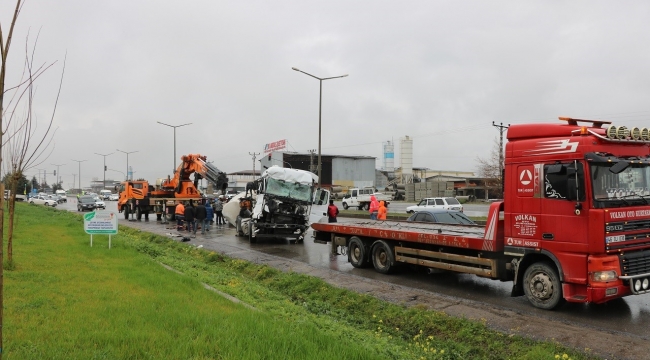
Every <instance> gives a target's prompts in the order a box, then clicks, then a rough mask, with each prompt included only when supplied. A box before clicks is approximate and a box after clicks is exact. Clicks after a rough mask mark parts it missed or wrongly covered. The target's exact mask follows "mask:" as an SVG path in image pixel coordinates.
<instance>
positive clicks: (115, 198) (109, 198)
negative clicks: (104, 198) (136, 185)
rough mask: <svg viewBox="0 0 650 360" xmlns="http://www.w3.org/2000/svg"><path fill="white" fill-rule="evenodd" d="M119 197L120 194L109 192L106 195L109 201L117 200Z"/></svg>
mask: <svg viewBox="0 0 650 360" xmlns="http://www.w3.org/2000/svg"><path fill="white" fill-rule="evenodd" d="M119 199H120V194H111V195H109V196H108V200H109V201H117V200H119Z"/></svg>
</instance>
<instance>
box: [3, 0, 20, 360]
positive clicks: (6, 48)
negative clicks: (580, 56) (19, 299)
mask: <svg viewBox="0 0 650 360" xmlns="http://www.w3.org/2000/svg"><path fill="white" fill-rule="evenodd" d="M21 8H22V3H21V1H20V0H17V1H16V8H15V10H14V15H13V17H12V18H11V25H9V34H8V35H7V39H6V40H5V37H4V33H3V31H2V26H0V57H2V63H0V165H2V151H1V150H2V140H3V136H4V130H3V128H4V126H3V125H4V123H5V119H4V112H5V107H4V97H5V92H6V90H5V78H6V74H7V55H9V48H10V46H11V38H12V36H13V33H14V27H15V26H16V20H18V15H19V14H20V9H21ZM0 25H1V24H0ZM0 190H2V196H0V350H1V349H2V345H3V344H2V339H3V334H2V328H3V324H4V321H3V308H4V251H3V247H4V246H3V245H2V244H4V239H3V234H4V185H2V184H0ZM1 357H2V351H0V358H1Z"/></svg>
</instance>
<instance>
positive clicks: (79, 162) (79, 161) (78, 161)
mask: <svg viewBox="0 0 650 360" xmlns="http://www.w3.org/2000/svg"><path fill="white" fill-rule="evenodd" d="M72 161H76V162H77V163H78V164H79V194H81V192H82V191H81V163H82V162H84V161H88V160H74V159H72Z"/></svg>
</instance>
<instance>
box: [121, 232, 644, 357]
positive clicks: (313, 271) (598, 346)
mask: <svg viewBox="0 0 650 360" xmlns="http://www.w3.org/2000/svg"><path fill="white" fill-rule="evenodd" d="M120 225H126V226H129V227H134V228H137V229H140V230H143V231H149V232H153V233H157V234H160V235H169V230H167V229H165V228H164V226H161V225H160V224H156V223H155V222H149V223H145V222H124V223H123V222H122V221H120ZM230 232H232V234H230ZM223 236H234V231H231V230H226V231H225V233H224V234H223ZM171 237H172V238H174V237H173V236H171ZM175 239H177V240H180V239H178V238H175ZM199 245H203V248H204V249H206V250H212V251H216V252H219V253H223V254H225V255H228V256H230V257H233V258H238V259H243V260H247V261H251V262H254V263H258V264H266V265H268V266H272V267H274V268H277V269H280V270H283V271H294V272H300V273H304V274H308V275H311V276H316V277H319V278H321V279H323V280H325V281H327V282H328V283H329V284H332V285H333V286H336V287H340V288H345V289H348V290H352V291H356V292H359V293H364V294H368V295H372V296H374V297H377V298H379V299H382V300H385V301H389V302H391V303H395V304H400V305H406V306H415V305H421V306H426V307H428V308H430V309H432V310H437V311H442V312H444V313H446V314H448V315H450V316H455V317H461V318H467V319H472V320H477V321H481V322H484V323H485V324H486V325H487V326H489V327H490V328H492V329H495V330H498V331H501V332H503V333H506V334H509V335H511V334H512V335H520V336H524V337H528V338H532V339H536V340H548V341H556V342H558V343H561V344H563V345H565V346H568V347H571V348H574V349H576V350H578V351H582V352H585V353H588V354H592V355H596V356H599V357H602V358H604V359H623V360H628V359H629V360H636V359H650V339H644V338H640V337H631V336H630V335H629V334H622V333H617V332H608V331H603V330H600V329H593V328H585V327H580V326H576V325H575V324H571V323H569V322H561V321H557V320H551V319H545V318H541V317H538V316H530V315H527V314H525V313H521V312H515V311H511V310H507V309H498V308H494V307H493V306H491V305H487V304H484V303H480V302H474V301H469V300H464V299H458V298H452V297H449V296H444V295H440V294H436V293H432V292H428V291H423V290H420V289H415V288H410V287H406V286H400V285H395V284H390V283H386V282H383V281H377V280H374V279H373V280H371V279H366V278H363V277H359V276H355V275H351V274H344V273H341V272H337V271H335V270H331V269H323V268H317V267H314V266H311V265H308V264H305V263H303V262H300V261H296V260H291V259H287V258H282V257H278V256H274V255H269V254H264V253H261V252H258V251H254V250H251V249H246V248H242V247H237V246H233V245H229V244H223V243H220V242H218V241H215V239H214V238H199V237H197V238H195V239H192V241H191V242H189V243H188V246H199Z"/></svg>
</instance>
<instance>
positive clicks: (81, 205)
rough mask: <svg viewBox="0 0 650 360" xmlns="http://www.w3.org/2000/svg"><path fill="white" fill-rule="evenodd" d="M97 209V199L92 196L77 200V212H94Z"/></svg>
mask: <svg viewBox="0 0 650 360" xmlns="http://www.w3.org/2000/svg"><path fill="white" fill-rule="evenodd" d="M95 207H96V206H95V199H94V198H93V197H92V196H88V195H84V196H80V197H79V199H78V200H77V211H86V210H89V211H92V210H95Z"/></svg>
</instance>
